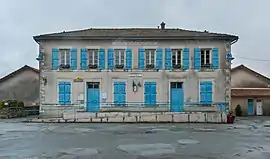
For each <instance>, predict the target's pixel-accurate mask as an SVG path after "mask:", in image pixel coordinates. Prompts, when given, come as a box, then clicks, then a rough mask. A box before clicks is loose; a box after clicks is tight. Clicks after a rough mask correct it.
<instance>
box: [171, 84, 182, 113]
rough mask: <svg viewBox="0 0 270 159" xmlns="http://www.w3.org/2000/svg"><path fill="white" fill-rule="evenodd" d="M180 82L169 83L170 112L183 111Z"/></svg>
mask: <svg viewBox="0 0 270 159" xmlns="http://www.w3.org/2000/svg"><path fill="white" fill-rule="evenodd" d="M182 84H183V83H181V82H171V92H170V95H171V99H170V101H171V112H183V111H184V91H183V87H182Z"/></svg>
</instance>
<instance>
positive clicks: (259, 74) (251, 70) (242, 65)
mask: <svg viewBox="0 0 270 159" xmlns="http://www.w3.org/2000/svg"><path fill="white" fill-rule="evenodd" d="M241 68H243V69H246V70H248V71H250V72H252V73H253V74H256V75H258V76H261V77H262V78H264V79H266V80H267V81H269V82H270V78H269V77H267V76H265V75H263V74H261V73H259V72H257V71H255V70H253V69H251V68H249V67H247V66H245V65H244V64H241V65H238V66H236V67H234V68H232V70H231V71H235V70H238V69H241Z"/></svg>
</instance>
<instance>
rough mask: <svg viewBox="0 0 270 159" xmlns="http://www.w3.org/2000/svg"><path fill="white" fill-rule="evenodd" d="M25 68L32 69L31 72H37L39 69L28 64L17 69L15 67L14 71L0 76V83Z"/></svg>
mask: <svg viewBox="0 0 270 159" xmlns="http://www.w3.org/2000/svg"><path fill="white" fill-rule="evenodd" d="M25 69H30V70H32V71H33V72H36V73H39V70H38V69H36V68H34V67H31V66H28V65H24V66H22V67H20V68H18V69H16V70H15V71H12V72H11V73H9V74H7V75H5V76H4V77H2V78H0V83H1V82H3V81H5V80H7V79H9V78H11V77H13V75H15V74H17V73H20V72H21V71H23V70H25Z"/></svg>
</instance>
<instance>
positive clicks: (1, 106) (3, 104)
mask: <svg viewBox="0 0 270 159" xmlns="http://www.w3.org/2000/svg"><path fill="white" fill-rule="evenodd" d="M4 107H5V102H4V101H0V110H2V109H3V108H4Z"/></svg>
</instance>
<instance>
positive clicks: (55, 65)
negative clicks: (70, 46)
mask: <svg viewBox="0 0 270 159" xmlns="http://www.w3.org/2000/svg"><path fill="white" fill-rule="evenodd" d="M58 54H59V50H58V49H57V48H53V49H52V69H53V70H57V69H58V67H59V64H58V63H59V55H58Z"/></svg>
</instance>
